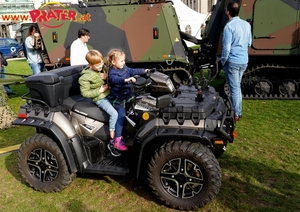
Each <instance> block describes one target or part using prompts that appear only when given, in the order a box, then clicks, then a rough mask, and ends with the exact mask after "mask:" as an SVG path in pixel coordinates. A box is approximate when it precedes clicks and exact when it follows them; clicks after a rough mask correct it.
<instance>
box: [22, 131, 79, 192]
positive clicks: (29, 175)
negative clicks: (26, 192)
mask: <svg viewBox="0 0 300 212" xmlns="http://www.w3.org/2000/svg"><path fill="white" fill-rule="evenodd" d="M18 166H19V171H20V172H21V175H22V177H24V179H25V181H26V182H27V183H28V184H29V185H30V186H31V187H33V188H34V189H36V190H38V191H43V192H54V191H60V190H62V189H64V188H65V187H67V186H68V185H69V184H70V183H71V182H72V181H73V179H74V178H75V177H76V174H75V173H69V171H68V167H67V164H66V161H65V159H64V156H63V154H62V152H61V150H60V148H59V147H58V145H57V144H56V143H55V142H54V141H53V140H52V139H51V138H49V137H48V136H46V135H43V134H35V135H33V136H31V137H29V138H28V139H26V140H25V141H24V142H23V143H22V145H21V147H20V149H19V151H18Z"/></svg>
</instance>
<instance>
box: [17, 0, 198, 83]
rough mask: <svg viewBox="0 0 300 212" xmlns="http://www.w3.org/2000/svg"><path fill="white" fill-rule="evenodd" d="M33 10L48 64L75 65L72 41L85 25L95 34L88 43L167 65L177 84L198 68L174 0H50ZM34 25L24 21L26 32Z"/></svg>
mask: <svg viewBox="0 0 300 212" xmlns="http://www.w3.org/2000/svg"><path fill="white" fill-rule="evenodd" d="M30 16H31V19H32V22H33V23H34V24H35V25H36V26H37V27H38V29H39V31H40V34H41V38H40V39H41V40H42V42H41V44H42V45H40V47H41V48H42V49H43V58H44V62H45V64H46V68H47V69H48V70H50V69H53V68H57V67H61V66H68V65H70V46H71V44H72V42H73V41H74V40H75V39H77V32H78V30H79V29H80V28H82V27H83V28H86V29H89V31H90V34H91V38H90V40H89V42H88V43H87V44H88V48H89V49H97V50H99V51H100V52H101V53H102V54H103V55H105V54H107V53H108V51H109V50H110V49H111V48H121V49H123V50H124V52H125V53H126V60H127V61H126V62H127V64H128V66H130V67H144V68H157V67H160V68H163V69H164V70H165V71H166V72H168V74H169V75H170V76H171V77H172V80H174V81H175V83H176V82H177V83H178V84H187V83H188V81H189V80H190V78H191V74H190V73H191V70H193V69H192V68H191V66H190V64H189V61H188V58H187V55H186V49H185V48H184V47H183V43H182V39H181V35H180V31H179V28H178V18H177V15H176V12H175V9H174V7H173V6H172V3H171V2H170V1H165V0H160V1H149V0H148V1H135V0H121V1H120V0H118V1H117V0H107V1H88V2H86V3H82V2H80V3H79V4H62V3H57V2H55V3H53V2H50V3H46V4H44V5H42V6H41V7H40V8H39V9H35V10H32V11H30ZM29 25H31V24H23V25H22V31H23V36H25V34H26V31H27V29H28V27H29ZM24 40H25V37H24ZM37 42H40V41H37ZM186 48H187V47H186Z"/></svg>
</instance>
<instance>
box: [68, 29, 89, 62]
mask: <svg viewBox="0 0 300 212" xmlns="http://www.w3.org/2000/svg"><path fill="white" fill-rule="evenodd" d="M89 39H90V31H89V30H88V29H84V28H81V29H79V30H78V38H77V39H76V40H74V41H73V43H72V44H71V50H70V65H71V66H73V65H87V64H88V62H87V61H86V59H85V56H86V54H87V53H88V51H89V49H88V47H87V45H86V43H87V42H88V41H89Z"/></svg>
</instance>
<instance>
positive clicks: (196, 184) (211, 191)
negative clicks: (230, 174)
mask: <svg viewBox="0 0 300 212" xmlns="http://www.w3.org/2000/svg"><path fill="white" fill-rule="evenodd" d="M148 181H149V185H150V188H151V189H152V191H153V193H154V194H155V195H156V196H157V198H158V199H160V200H161V201H162V202H164V203H165V204H166V205H168V206H170V207H172V208H176V209H180V210H195V209H197V208H201V207H203V206H204V205H206V204H207V203H208V202H210V201H211V200H212V199H214V198H215V196H216V195H217V194H218V192H219V190H220V187H221V169H220V166H219V163H218V161H217V159H216V158H215V156H214V155H213V153H212V152H211V151H210V150H209V149H208V148H206V147H204V146H202V145H201V144H199V143H193V142H188V141H184V142H182V141H172V142H168V143H166V144H165V145H163V146H162V147H160V148H159V149H158V150H157V151H156V152H155V154H154V156H153V157H152V158H151V161H150V164H149V166H148Z"/></svg>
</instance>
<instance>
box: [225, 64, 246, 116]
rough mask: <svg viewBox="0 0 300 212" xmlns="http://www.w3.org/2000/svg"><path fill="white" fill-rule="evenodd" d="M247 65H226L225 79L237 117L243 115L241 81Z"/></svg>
mask: <svg viewBox="0 0 300 212" xmlns="http://www.w3.org/2000/svg"><path fill="white" fill-rule="evenodd" d="M246 68H247V64H236V63H231V62H228V61H227V62H226V63H225V65H224V71H225V77H226V80H227V83H228V85H229V93H230V99H231V102H232V105H233V108H234V110H235V115H236V116H241V115H242V100H243V97H242V91H241V81H242V77H243V73H244V71H245V70H246Z"/></svg>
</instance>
